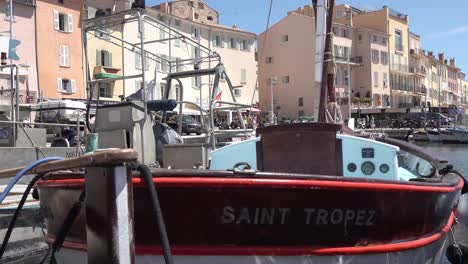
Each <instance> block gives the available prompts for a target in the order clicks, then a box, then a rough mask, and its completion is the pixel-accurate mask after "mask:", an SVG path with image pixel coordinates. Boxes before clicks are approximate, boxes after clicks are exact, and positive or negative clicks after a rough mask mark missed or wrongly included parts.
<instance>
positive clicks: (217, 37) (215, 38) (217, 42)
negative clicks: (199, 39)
mask: <svg viewBox="0 0 468 264" xmlns="http://www.w3.org/2000/svg"><path fill="white" fill-rule="evenodd" d="M222 46H223V41H222V38H221V36H220V35H213V47H218V48H222Z"/></svg>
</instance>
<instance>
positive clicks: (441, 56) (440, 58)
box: [439, 53, 444, 62]
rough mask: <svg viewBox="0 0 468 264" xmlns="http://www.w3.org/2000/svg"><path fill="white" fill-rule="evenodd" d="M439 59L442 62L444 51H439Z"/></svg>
mask: <svg viewBox="0 0 468 264" xmlns="http://www.w3.org/2000/svg"><path fill="white" fill-rule="evenodd" d="M439 60H440V61H441V62H444V53H439Z"/></svg>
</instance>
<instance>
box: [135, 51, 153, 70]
mask: <svg viewBox="0 0 468 264" xmlns="http://www.w3.org/2000/svg"><path fill="white" fill-rule="evenodd" d="M134 54H135V68H136V69H137V70H141V68H142V63H141V53H140V50H138V51H137V52H135V53H134ZM149 67H150V60H149V57H148V54H147V53H145V71H147V70H148V69H149Z"/></svg>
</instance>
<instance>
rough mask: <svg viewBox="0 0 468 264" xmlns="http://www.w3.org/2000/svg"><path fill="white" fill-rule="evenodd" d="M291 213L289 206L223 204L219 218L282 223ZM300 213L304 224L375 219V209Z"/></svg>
mask: <svg viewBox="0 0 468 264" xmlns="http://www.w3.org/2000/svg"><path fill="white" fill-rule="evenodd" d="M291 213H292V209H291V208H248V207H241V208H234V207H233V206H225V207H223V209H222V212H221V217H220V220H221V222H222V223H223V224H236V225H240V224H247V225H273V224H279V225H284V224H287V223H288V216H289V215H291ZM302 213H303V214H304V224H306V225H343V226H345V227H349V226H373V225H375V221H376V211H375V210H360V209H339V208H334V209H322V208H304V209H303V212H302Z"/></svg>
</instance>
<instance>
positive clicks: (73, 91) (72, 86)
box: [71, 80, 76, 93]
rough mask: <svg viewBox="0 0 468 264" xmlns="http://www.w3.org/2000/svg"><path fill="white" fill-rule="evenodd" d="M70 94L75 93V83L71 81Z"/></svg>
mask: <svg viewBox="0 0 468 264" xmlns="http://www.w3.org/2000/svg"><path fill="white" fill-rule="evenodd" d="M71 92H72V93H76V81H75V80H71Z"/></svg>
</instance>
